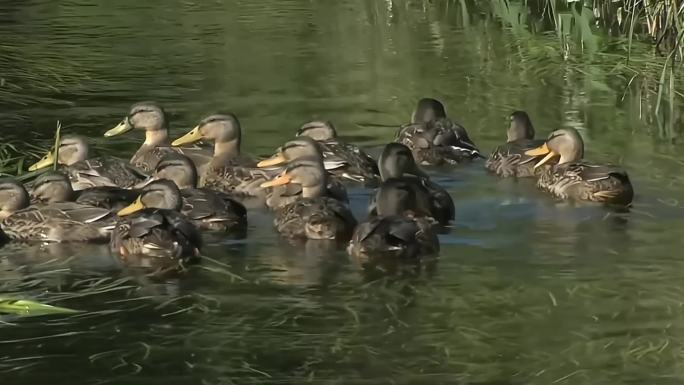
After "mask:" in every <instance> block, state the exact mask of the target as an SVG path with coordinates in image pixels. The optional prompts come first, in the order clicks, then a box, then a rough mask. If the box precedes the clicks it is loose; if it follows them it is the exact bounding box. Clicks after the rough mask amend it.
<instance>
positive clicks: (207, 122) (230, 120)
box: [171, 113, 242, 159]
mask: <svg viewBox="0 0 684 385" xmlns="http://www.w3.org/2000/svg"><path fill="white" fill-rule="evenodd" d="M200 140H208V141H212V142H214V157H215V158H226V159H232V158H234V157H236V156H238V155H239V154H240V142H241V141H242V128H241V127H240V121H239V120H238V118H237V116H235V115H233V114H230V113H228V114H215V115H210V116H207V117H206V118H204V119H202V120H201V121H200V122H199V124H197V126H195V128H193V129H192V130H190V132H188V133H187V134H185V135H183V136H181V137H180V138H178V139H176V140H174V141H173V142H172V143H171V145H172V146H182V145H185V144H190V143H195V142H198V141H200Z"/></svg>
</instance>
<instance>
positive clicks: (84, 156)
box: [29, 135, 147, 190]
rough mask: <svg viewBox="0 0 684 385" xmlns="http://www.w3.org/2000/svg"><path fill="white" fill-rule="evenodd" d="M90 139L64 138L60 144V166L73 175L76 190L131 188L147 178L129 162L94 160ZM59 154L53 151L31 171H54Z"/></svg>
mask: <svg viewBox="0 0 684 385" xmlns="http://www.w3.org/2000/svg"><path fill="white" fill-rule="evenodd" d="M90 153H91V151H90V146H89V144H88V139H86V138H85V137H84V136H81V135H64V136H63V137H61V138H60V140H59V149H58V151H57V154H58V155H57V158H59V159H58V161H57V163H58V164H59V165H60V166H61V167H60V169H61V170H62V171H63V172H65V173H67V174H68V175H69V179H70V180H71V185H72V188H73V189H74V190H82V189H86V188H90V187H97V186H112V187H123V188H130V187H132V186H134V185H135V184H137V183H140V181H142V180H144V179H145V178H147V175H146V174H145V173H144V172H143V171H142V170H140V169H138V168H136V167H134V166H133V165H131V164H130V163H128V162H127V161H125V160H122V159H119V158H116V157H112V156H99V157H92V158H91V157H90ZM54 161H55V151H54V149H51V150H50V151H48V152H47V154H45V155H44V156H43V157H42V158H41V159H40V160H39V161H38V162H36V163H34V164H32V165H31V166H30V167H29V171H37V170H40V169H44V168H47V167H51V166H52V165H53V163H54Z"/></svg>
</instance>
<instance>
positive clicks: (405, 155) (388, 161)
mask: <svg viewBox="0 0 684 385" xmlns="http://www.w3.org/2000/svg"><path fill="white" fill-rule="evenodd" d="M378 165H379V169H380V176H381V178H382V181H383V183H384V182H387V181H388V180H391V179H395V178H398V179H404V180H405V183H409V184H414V185H415V186H414V188H415V189H418V190H423V192H422V193H416V194H417V196H419V197H421V196H423V195H425V196H427V197H429V211H430V215H431V216H432V217H433V218H434V219H436V220H437V221H438V222H440V223H442V224H447V223H449V221H451V220H453V219H454V218H455V213H454V212H455V208H454V201H453V200H452V199H451V195H449V193H448V192H447V191H446V190H445V189H444V188H443V187H442V186H440V185H438V184H437V183H435V182H432V181H431V180H430V178H429V176H428V175H427V174H426V173H424V172H423V171H422V170H421V169H420V168H419V167H418V165H416V161H415V160H414V159H413V154H412V153H411V150H409V148H408V147H406V146H404V145H403V144H401V143H389V144H387V145H386V146H385V148H384V149H383V151H382V154H381V155H380V159H379V161H378ZM373 198H375V196H373ZM375 205H376V202H372V203H371V213H373V211H374V209H373V208H374V206H375Z"/></svg>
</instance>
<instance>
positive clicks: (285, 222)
mask: <svg viewBox="0 0 684 385" xmlns="http://www.w3.org/2000/svg"><path fill="white" fill-rule="evenodd" d="M326 179H327V174H326V172H325V170H324V169H323V162H322V161H321V160H320V159H316V158H303V159H298V160H296V161H294V162H290V163H288V164H287V167H286V169H285V171H283V172H282V173H281V174H280V175H279V176H278V177H277V178H275V179H272V180H270V181H267V182H264V183H263V184H262V185H261V186H262V187H276V186H284V185H288V184H291V183H295V184H298V185H300V186H301V189H302V195H301V197H300V198H298V199H297V200H295V201H294V202H292V203H289V204H287V205H285V206H282V207H280V208H279V209H277V210H276V214H275V215H276V218H275V220H274V224H275V227H276V229H277V230H278V232H279V233H280V234H281V235H283V236H285V237H287V238H298V239H329V240H330V239H335V240H337V241H345V240H348V239H349V237H350V236H351V233H352V231H353V230H354V226H356V220H355V219H354V216H353V215H352V213H351V211H350V210H349V208H348V207H347V205H346V204H344V203H342V202H340V201H339V200H337V199H334V198H331V197H329V196H327V195H326V187H325V186H326Z"/></svg>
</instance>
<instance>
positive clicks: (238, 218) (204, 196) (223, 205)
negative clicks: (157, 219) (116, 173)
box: [152, 154, 247, 231]
mask: <svg viewBox="0 0 684 385" xmlns="http://www.w3.org/2000/svg"><path fill="white" fill-rule="evenodd" d="M152 179H153V180H162V179H168V180H170V181H173V182H174V183H175V184H176V186H178V188H179V189H180V193H181V196H182V198H183V207H182V209H181V213H183V214H184V215H185V216H187V217H188V218H189V219H190V220H192V222H193V223H194V224H195V226H197V227H198V228H199V229H204V230H215V231H230V230H244V229H245V227H246V226H247V210H246V209H245V206H243V205H242V204H241V203H239V202H237V201H236V200H234V199H232V198H231V197H230V195H228V194H226V193H223V192H220V191H215V190H211V189H209V188H197V179H198V178H197V168H196V167H195V164H194V163H192V160H190V158H188V157H187V156H184V155H181V154H167V155H165V156H164V157H163V158H162V159H161V161H159V164H157V168H156V169H155V170H154V175H153V177H152Z"/></svg>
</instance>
